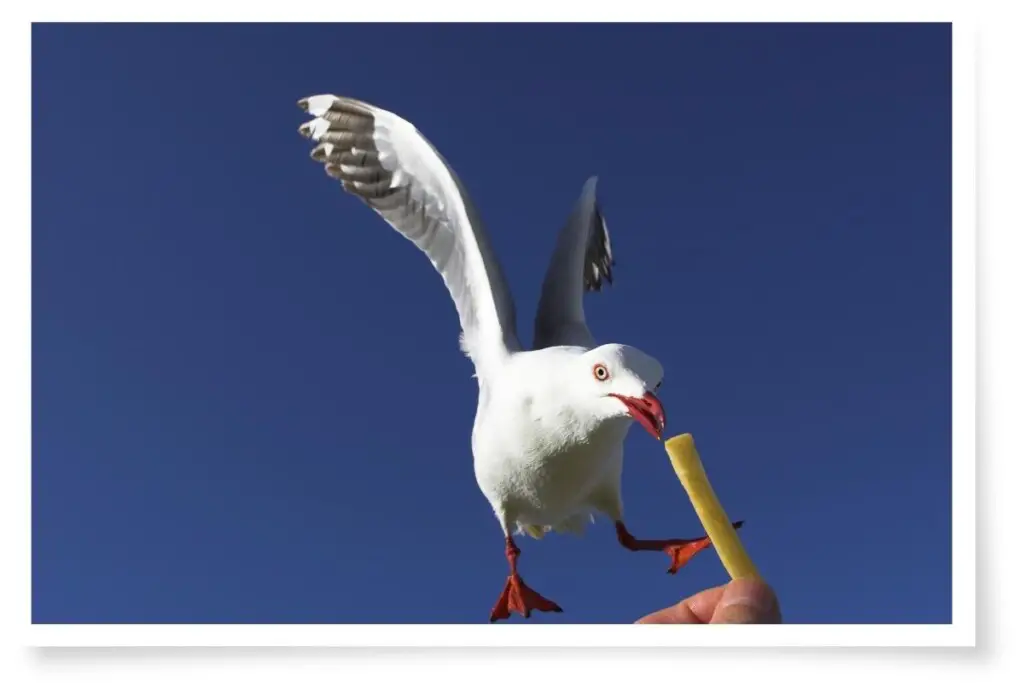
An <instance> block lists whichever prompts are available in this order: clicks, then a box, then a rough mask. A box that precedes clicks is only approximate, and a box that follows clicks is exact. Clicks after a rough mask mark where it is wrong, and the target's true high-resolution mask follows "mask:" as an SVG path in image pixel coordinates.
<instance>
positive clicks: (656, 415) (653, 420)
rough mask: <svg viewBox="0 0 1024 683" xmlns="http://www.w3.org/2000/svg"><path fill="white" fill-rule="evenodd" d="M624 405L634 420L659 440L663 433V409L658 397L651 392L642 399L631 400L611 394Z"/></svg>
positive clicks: (629, 397) (627, 397)
mask: <svg viewBox="0 0 1024 683" xmlns="http://www.w3.org/2000/svg"><path fill="white" fill-rule="evenodd" d="M611 396H614V397H615V398H617V399H619V400H620V401H622V402H623V403H624V404H626V410H628V411H629V414H630V415H631V416H632V417H633V419H634V420H636V421H637V422H639V423H640V425H641V426H642V427H643V428H644V429H646V430H647V431H648V432H650V434H651V436H653V437H654V438H655V439H658V440H659V441H660V440H661V435H662V434H663V433H664V432H665V408H664V407H663V406H662V405H661V401H659V400H658V397H657V396H655V395H654V394H652V393H651V392H649V391H648V392H646V393H645V394H644V395H643V398H633V397H632V396H623V395H621V394H611Z"/></svg>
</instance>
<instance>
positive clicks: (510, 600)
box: [491, 536, 562, 623]
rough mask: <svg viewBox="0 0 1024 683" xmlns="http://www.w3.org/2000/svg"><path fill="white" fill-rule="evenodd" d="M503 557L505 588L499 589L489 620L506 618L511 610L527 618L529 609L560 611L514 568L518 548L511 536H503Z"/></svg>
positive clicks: (560, 609) (559, 608)
mask: <svg viewBox="0 0 1024 683" xmlns="http://www.w3.org/2000/svg"><path fill="white" fill-rule="evenodd" d="M505 557H507V558H508V567H509V577H508V580H507V581H505V589H504V590H503V591H501V596H500V597H499V598H498V602H496V603H495V605H494V609H492V610H491V622H492V623H493V622H495V621H497V620H498V619H508V618H509V617H511V616H512V612H519V613H520V614H522V615H523V616H524V617H526V618H527V619H529V618H530V612H531V610H538V611H540V612H561V611H562V608H561V607H559V606H558V605H556V604H555V603H553V602H551V601H550V600H548V599H547V598H545V597H544V596H542V595H541V594H540V593H538V592H537V591H535V590H533V589H532V588H530V587H529V586H527V585H526V583H525V582H524V581H523V579H522V577H520V576H519V571H518V569H517V568H516V564H517V560H518V559H519V548H517V547H516V544H515V541H513V540H512V537H511V536H508V537H506V538H505Z"/></svg>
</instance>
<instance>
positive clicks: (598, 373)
mask: <svg viewBox="0 0 1024 683" xmlns="http://www.w3.org/2000/svg"><path fill="white" fill-rule="evenodd" d="M609 377H611V373H609V372H608V366H607V365H605V364H604V363H598V364H597V365H595V366H594V379H596V380H597V381H598V382H603V381H605V380H606V379H608V378H609Z"/></svg>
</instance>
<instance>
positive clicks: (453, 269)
mask: <svg viewBox="0 0 1024 683" xmlns="http://www.w3.org/2000/svg"><path fill="white" fill-rule="evenodd" d="M299 106H300V107H302V108H303V109H304V110H306V111H307V112H308V113H309V114H310V115H311V116H313V117H314V118H313V119H312V120H311V121H308V122H306V123H304V124H303V125H302V126H301V127H300V128H299V132H300V133H301V134H302V135H304V136H306V137H308V138H310V139H312V140H313V141H315V142H316V143H318V144H317V145H316V147H315V148H314V149H313V150H312V152H311V153H310V156H311V157H312V158H313V159H314V160H315V161H317V162H320V163H322V164H324V168H325V170H326V171H327V175H329V176H330V177H332V178H334V179H335V180H338V181H340V182H341V186H342V187H343V188H344V189H345V191H347V192H349V193H351V194H353V195H355V196H356V197H358V198H359V199H361V200H362V201H363V202H365V203H366V204H367V205H368V206H369V207H370V208H371V209H373V210H374V211H376V212H377V213H378V214H379V215H380V216H381V217H382V218H383V219H384V220H385V221H387V222H388V224H390V225H391V227H393V228H394V229H395V230H396V231H397V232H398V233H400V234H401V235H402V236H404V237H405V238H407V239H409V240H410V241H412V242H413V243H414V244H415V245H416V246H417V247H419V249H420V250H421V251H422V252H423V253H424V254H426V255H427V257H428V258H429V259H430V262H431V263H432V264H433V265H434V268H435V269H436V270H437V272H438V273H439V274H440V275H441V277H442V279H443V280H444V283H445V285H446V286H447V288H448V292H449V293H450V294H451V297H452V300H453V301H454V303H455V308H456V309H457V311H458V314H459V321H460V323H461V325H462V337H461V343H462V347H463V350H464V351H465V352H466V353H467V355H469V357H470V358H471V359H472V361H473V363H474V365H476V367H477V374H478V375H479V374H480V373H481V372H483V371H484V368H485V367H487V366H488V365H489V364H490V363H492V362H494V361H499V360H500V358H501V357H503V356H504V355H506V354H508V353H510V352H513V351H517V350H519V348H520V345H519V340H518V338H517V336H516V331H515V319H516V314H515V304H514V302H513V300H512V296H511V293H510V292H509V288H508V283H507V282H506V280H505V276H504V274H503V272H502V270H501V266H500V264H499V263H498V260H497V259H496V258H495V256H494V253H493V251H492V249H491V245H490V242H489V240H488V238H487V234H486V230H485V228H484V226H483V225H482V223H481V221H480V218H479V215H478V214H477V212H476V210H475V208H474V207H473V205H472V202H471V201H470V199H469V196H468V195H467V193H466V191H465V188H464V187H463V186H462V183H461V182H460V180H459V178H458V176H457V175H456V174H455V172H454V171H453V170H452V169H451V167H450V166H449V165H448V163H447V162H446V161H445V160H444V158H443V157H442V156H441V155H440V154H439V153H438V151H437V150H436V149H434V147H433V145H431V144H430V142H429V141H428V140H427V139H426V138H425V137H423V136H422V135H421V134H420V133H419V131H417V130H416V128H415V127H414V126H413V125H412V124H411V123H409V122H408V121H406V120H405V119H402V118H401V117H399V116H397V115H396V114H393V113H391V112H388V111H385V110H383V109H380V108H378V107H375V106H373V105H371V104H367V103H366V102H361V101H359V100H353V99H350V98H347V97H337V96H334V95H316V96H314V97H308V98H305V99H302V100H299Z"/></svg>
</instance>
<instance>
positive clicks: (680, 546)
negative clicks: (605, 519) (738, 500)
mask: <svg viewBox="0 0 1024 683" xmlns="http://www.w3.org/2000/svg"><path fill="white" fill-rule="evenodd" d="M741 526H743V522H742V521H739V522H734V523H733V527H734V528H736V529H739V528H740V527H741ZM615 534H616V536H618V538H619V543H620V544H621V545H622V547H623V548H626V549H627V550H660V551H663V552H665V553H666V554H667V555H668V556H669V558H670V559H671V560H672V565H671V566H670V567H669V568H668V573H669V574H675V573H676V572H677V571H679V570H680V569H681V568H682V566H683V565H685V564H686V563H687V562H689V561H690V559H691V558H692V557H693V556H694V555H696V554H697V553H699V552H700V551H701V550H704V549H705V548H708V547H710V546H711V539H710V538H708V537H707V536H701V537H700V538H669V539H665V540H661V541H643V540H639V539H636V538H634V537H633V534H631V533H629V531H627V530H626V525H625V524H623V523H622V522H615Z"/></svg>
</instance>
